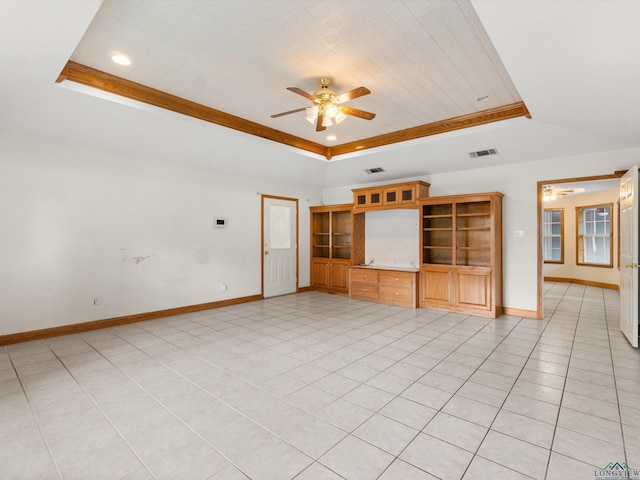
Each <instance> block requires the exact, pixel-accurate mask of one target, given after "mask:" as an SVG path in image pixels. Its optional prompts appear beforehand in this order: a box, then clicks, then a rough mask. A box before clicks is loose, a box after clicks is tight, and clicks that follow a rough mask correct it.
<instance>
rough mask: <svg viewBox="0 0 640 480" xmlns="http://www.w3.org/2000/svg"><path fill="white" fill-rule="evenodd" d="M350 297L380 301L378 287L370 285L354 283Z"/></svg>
mask: <svg viewBox="0 0 640 480" xmlns="http://www.w3.org/2000/svg"><path fill="white" fill-rule="evenodd" d="M349 296H350V297H351V298H364V299H367V300H371V299H373V300H377V299H378V286H377V285H370V284H368V283H352V284H351V288H350V289H349Z"/></svg>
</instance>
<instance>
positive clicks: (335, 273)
mask: <svg viewBox="0 0 640 480" xmlns="http://www.w3.org/2000/svg"><path fill="white" fill-rule="evenodd" d="M348 277H349V264H346V263H332V264H331V288H333V289H334V290H337V291H341V292H346V291H347V290H348Z"/></svg>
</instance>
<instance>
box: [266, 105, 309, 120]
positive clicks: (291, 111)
mask: <svg viewBox="0 0 640 480" xmlns="http://www.w3.org/2000/svg"><path fill="white" fill-rule="evenodd" d="M307 108H309V107H304V108H296V109H295V110H289V111H288V112H282V113H276V114H275V115H271V118H278V117H282V116H283V115H289V114H290V113H296V112H304V111H305V110H306V109H307Z"/></svg>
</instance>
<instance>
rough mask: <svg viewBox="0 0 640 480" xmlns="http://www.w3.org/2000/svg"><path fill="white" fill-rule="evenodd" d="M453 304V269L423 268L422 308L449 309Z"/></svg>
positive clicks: (421, 285)
mask: <svg viewBox="0 0 640 480" xmlns="http://www.w3.org/2000/svg"><path fill="white" fill-rule="evenodd" d="M452 303H453V269H452V268H450V267H449V268H447V267H438V266H432V267H423V268H422V270H420V306H421V307H448V306H451V305H452Z"/></svg>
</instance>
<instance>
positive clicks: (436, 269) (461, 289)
mask: <svg viewBox="0 0 640 480" xmlns="http://www.w3.org/2000/svg"><path fill="white" fill-rule="evenodd" d="M353 195H354V202H353V204H342V205H328V206H322V207H311V289H312V290H319V291H325V292H330V293H339V294H348V295H349V297H350V298H353V299H358V300H367V301H373V302H379V303H385V304H390V305H398V306H403V307H408V308H416V307H424V308H439V309H446V310H450V311H454V312H461V313H470V314H473V315H480V316H486V317H491V318H495V317H497V316H499V315H500V314H501V313H502V196H503V195H502V194H501V193H498V192H490V193H478V194H467V195H452V196H443V197H429V184H428V183H425V182H421V181H415V182H405V183H398V184H392V185H382V186H376V187H367V188H359V189H354V190H353ZM394 209H413V210H417V213H416V215H417V217H418V229H419V235H417V237H419V240H418V242H419V249H420V261H419V265H413V262H412V266H411V267H405V266H402V267H400V266H395V265H384V264H371V265H368V264H367V265H365V245H366V242H367V238H366V235H365V214H366V213H367V212H373V211H380V210H394ZM414 266H415V268H413V267H414Z"/></svg>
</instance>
